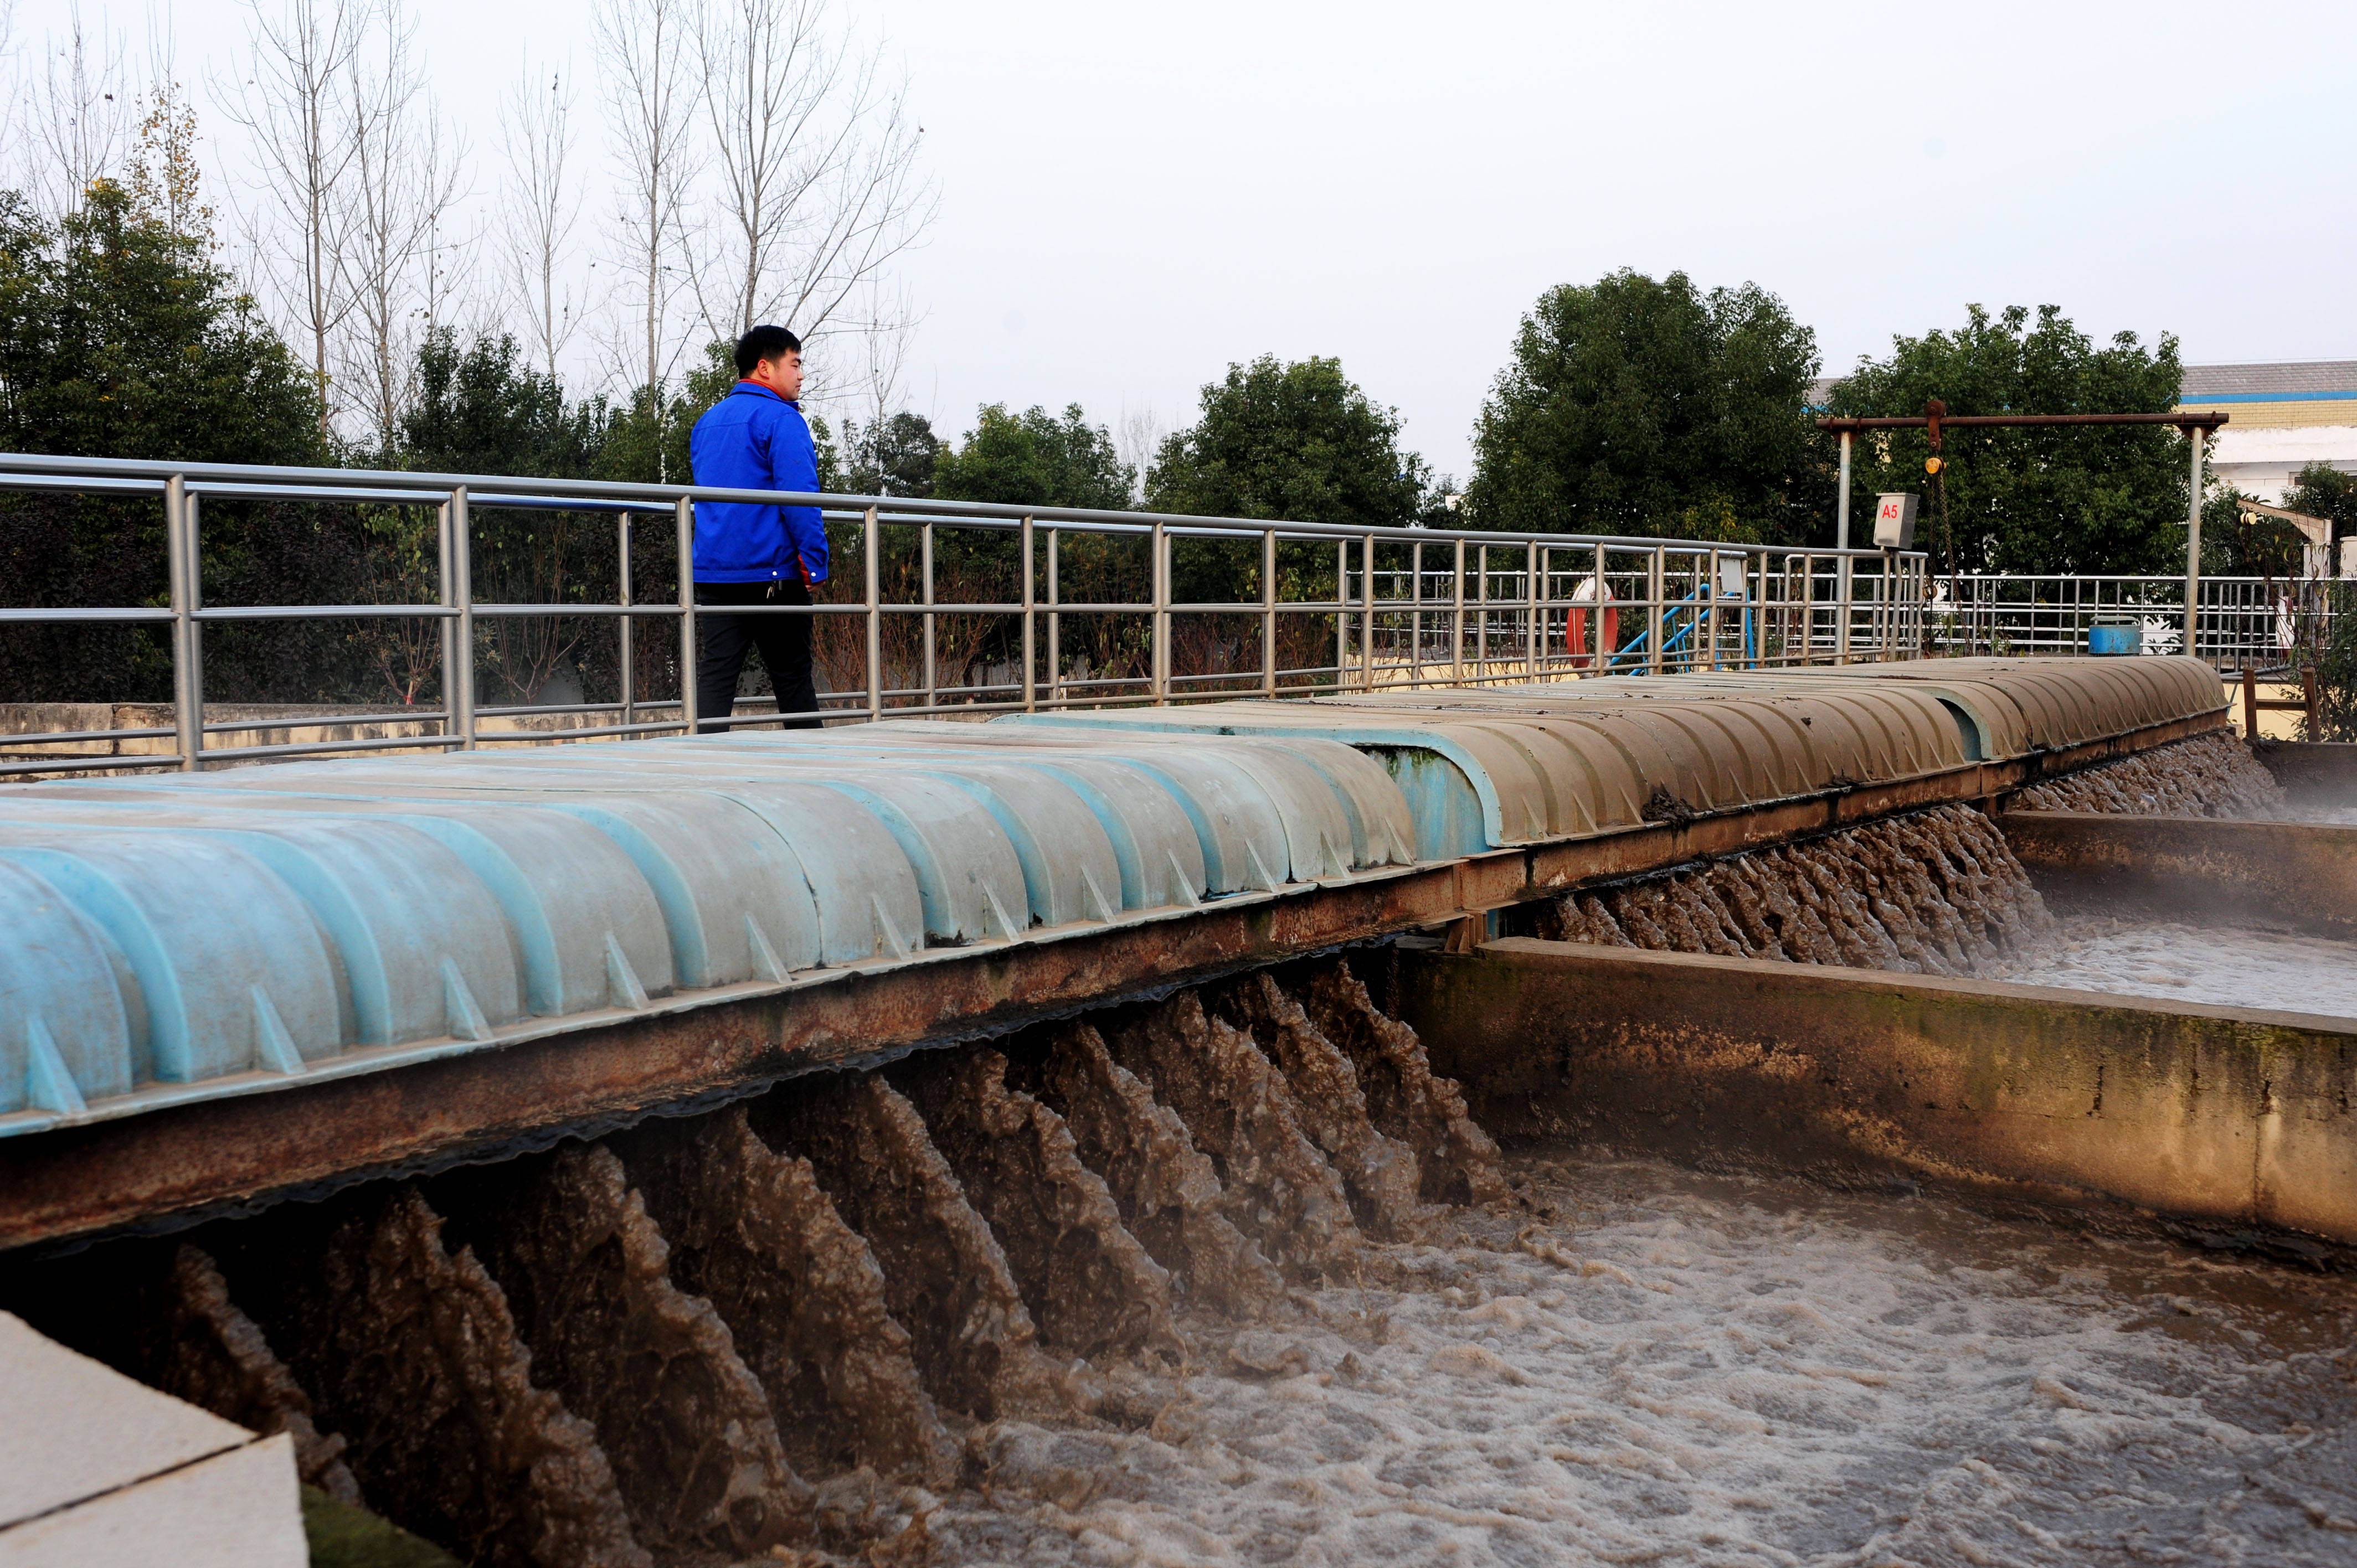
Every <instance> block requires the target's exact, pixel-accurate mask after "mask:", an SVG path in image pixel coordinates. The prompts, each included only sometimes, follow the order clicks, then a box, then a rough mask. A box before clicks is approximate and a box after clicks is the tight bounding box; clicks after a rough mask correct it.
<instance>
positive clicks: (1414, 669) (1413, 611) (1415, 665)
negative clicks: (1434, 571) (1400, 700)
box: [1407, 539, 1424, 691]
mask: <svg viewBox="0 0 2357 1568" xmlns="http://www.w3.org/2000/svg"><path fill="white" fill-rule="evenodd" d="M1407 581H1408V603H1409V605H1410V606H1411V608H1410V609H1409V611H1408V612H1407V683H1408V687H1409V689H1410V690H1411V691H1413V690H1416V689H1419V688H1421V687H1422V686H1423V685H1424V541H1423V540H1421V539H1419V540H1417V541H1416V542H1415V543H1414V544H1411V545H1409V546H1408V556H1407Z"/></svg>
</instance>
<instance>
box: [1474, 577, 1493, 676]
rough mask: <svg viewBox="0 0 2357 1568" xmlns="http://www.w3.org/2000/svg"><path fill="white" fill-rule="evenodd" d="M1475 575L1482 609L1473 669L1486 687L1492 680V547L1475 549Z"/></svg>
mask: <svg viewBox="0 0 2357 1568" xmlns="http://www.w3.org/2000/svg"><path fill="white" fill-rule="evenodd" d="M1473 574H1474V576H1475V577H1476V578H1477V579H1479V580H1478V581H1477V582H1476V583H1475V585H1474V587H1475V590H1476V592H1477V594H1478V595H1479V598H1478V601H1477V602H1478V603H1479V604H1480V607H1481V608H1480V612H1479V618H1477V619H1476V620H1475V621H1474V623H1473V668H1474V670H1475V671H1477V672H1478V673H1477V674H1476V676H1475V679H1476V680H1479V681H1480V682H1482V683H1483V684H1484V685H1486V684H1488V683H1489V680H1490V547H1489V546H1488V545H1486V544H1477V545H1475V546H1474V547H1473Z"/></svg>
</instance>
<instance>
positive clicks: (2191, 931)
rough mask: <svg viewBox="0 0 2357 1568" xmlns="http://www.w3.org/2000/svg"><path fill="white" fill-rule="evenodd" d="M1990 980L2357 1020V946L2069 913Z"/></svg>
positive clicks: (1988, 973) (1992, 971) (1992, 970)
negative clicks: (2045, 938) (2044, 940)
mask: <svg viewBox="0 0 2357 1568" xmlns="http://www.w3.org/2000/svg"><path fill="white" fill-rule="evenodd" d="M1979 973H1980V976H1981V978H1983V979H1985V980H2012V981H2018V982H2020V983H2022V984H2025V985H2062V986H2069V987H2071V988H2072V989H2073V990H2079V991H2108V992H2113V993H2118V994H2124V995H2129V996H2158V997H2165V998H2168V999H2170V1000H2173V1001H2178V1002H2206V1003H2212V1004H2217V1005H2219V1006H2224V1007H2270V1008H2276V1009H2279V1010H2281V1011H2285V1012H2290V1013H2321V1014H2325V1015H2330V1016H2332V1017H2336V1018H2357V942H2346V941H2335V940H2330V939H2329V938H2323V937H2298V936H2287V935H2279V934H2276V933H2271V932H2266V931H2244V930H2233V929H2223V928H2219V927H2211V926H2184V925H2175V924H2169V923H2165V922H2156V921H2138V920H2115V919H2108V918H2104V917H2101V916H2072V917H2070V918H2065V919H2063V920H2062V921H2061V922H2060V928H2059V929H2058V930H2057V931H2056V932H2055V933H2054V936H2053V939H2052V940H2051V942H2050V944H2049V945H2041V946H2040V948H2039V949H2038V950H2035V951H2029V952H2023V953H2020V954H2018V955H2016V956H2015V957H2014V958H2013V959H2012V960H2010V961H1998V962H1996V963H1995V964H1992V965H1987V966H1985V967H1984V968H1982V969H1981V970H1980V971H1979Z"/></svg>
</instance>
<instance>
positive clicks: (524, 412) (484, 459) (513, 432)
mask: <svg viewBox="0 0 2357 1568" xmlns="http://www.w3.org/2000/svg"><path fill="white" fill-rule="evenodd" d="M608 423H609V416H608V412H607V410H606V407H605V404H604V403H603V401H602V400H597V401H592V402H587V403H567V402H566V401H565V386H564V383H563V382H561V381H558V380H557V378H556V377H554V376H553V375H550V374H548V373H547V372H546V371H541V370H539V369H537V368H535V367H534V366H533V364H532V363H531V361H530V360H527V359H525V357H524V355H523V351H522V349H521V348H519V347H518V346H517V343H516V340H515V339H514V338H511V337H508V336H506V335H504V334H502V335H501V336H500V337H497V338H490V337H483V338H476V339H475V340H474V341H473V342H472V343H470V344H468V346H467V347H466V348H465V349H460V348H459V346H458V339H457V334H455V333H454V332H452V331H451V330H450V329H449V328H447V327H446V328H441V329H439V330H438V331H436V332H435V333H434V334H433V335H432V336H431V337H429V338H427V339H426V340H425V344H424V346H423V347H421V348H420V349H419V350H418V354H417V395H416V401H415V402H414V403H412V404H411V405H410V407H409V410H408V412H407V413H404V414H403V415H402V418H401V443H402V448H401V452H400V454H399V456H400V457H401V458H402V460H403V464H402V466H403V467H410V468H421V469H426V470H430V471H433V472H436V473H458V474H529V475H533V476H534V477H536V478H550V479H574V478H588V477H590V476H591V475H592V473H593V472H594V471H595V470H596V468H597V458H598V456H599V454H600V452H601V451H602V449H603V447H604V446H605V439H606V427H607V425H608Z"/></svg>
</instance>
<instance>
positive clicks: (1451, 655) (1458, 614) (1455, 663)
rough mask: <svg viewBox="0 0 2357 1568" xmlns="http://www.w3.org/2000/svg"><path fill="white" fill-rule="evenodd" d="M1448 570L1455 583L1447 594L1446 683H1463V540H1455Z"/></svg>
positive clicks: (1458, 684) (1457, 684) (1454, 684)
mask: <svg viewBox="0 0 2357 1568" xmlns="http://www.w3.org/2000/svg"><path fill="white" fill-rule="evenodd" d="M1449 572H1450V575H1451V577H1452V580H1453V582H1454V584H1455V585H1454V586H1453V587H1452V588H1451V589H1450V590H1449V596H1448V683H1449V684H1450V685H1452V686H1462V685H1463V684H1465V542H1464V541H1463V540H1461V539H1460V540H1458V542H1457V559H1456V563H1455V564H1453V565H1452V566H1450V568H1449Z"/></svg>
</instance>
